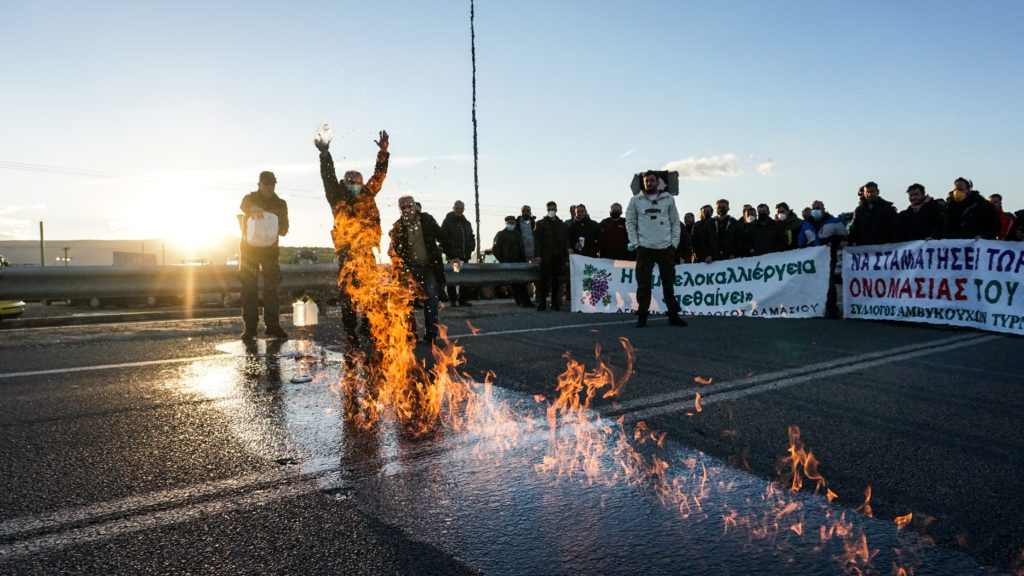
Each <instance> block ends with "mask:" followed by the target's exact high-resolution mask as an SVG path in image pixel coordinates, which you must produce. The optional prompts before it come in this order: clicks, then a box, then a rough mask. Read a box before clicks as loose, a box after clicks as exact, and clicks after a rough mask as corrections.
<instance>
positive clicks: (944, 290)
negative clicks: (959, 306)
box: [935, 278, 953, 300]
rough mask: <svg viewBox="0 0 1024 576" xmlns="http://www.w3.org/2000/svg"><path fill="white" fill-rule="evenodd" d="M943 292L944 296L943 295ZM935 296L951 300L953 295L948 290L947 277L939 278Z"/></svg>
mask: <svg viewBox="0 0 1024 576" xmlns="http://www.w3.org/2000/svg"><path fill="white" fill-rule="evenodd" d="M943 294H945V296H943ZM935 297H936V298H939V299H944V300H952V299H953V295H952V294H950V292H949V279H947V278H943V279H941V280H939V292H938V294H936V295H935Z"/></svg>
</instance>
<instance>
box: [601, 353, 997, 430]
mask: <svg viewBox="0 0 1024 576" xmlns="http://www.w3.org/2000/svg"><path fill="white" fill-rule="evenodd" d="M978 338H982V336H980V335H978V334H960V335H957V336H952V337H950V338H942V339H940V340H931V341H928V342H919V343H917V344H908V345H906V346H900V347H898V348H890V349H888V350H882V351H879V352H868V353H865V354H858V355H856V356H845V357H842V358H837V359H833V360H828V361H825V362H818V363H815V364H806V365H803V366H795V367H793V368H787V369H785V370H778V371H775V372H766V373H764V374H758V375H757V376H751V377H750V378H743V379H741V380H732V381H725V382H717V383H713V384H711V385H710V386H692V385H689V386H687V387H686V388H684V389H681V390H675V391H672V392H665V393H663V394H656V395H654V396H643V397H640V398H634V399H632V400H626V401H623V402H619V403H618V404H617V405H616V407H615V408H616V411H618V412H625V411H629V410H632V409H634V408H637V407H643V406H650V405H652V404H664V403H666V402H671V401H674V400H679V399H680V398H689V399H690V400H692V399H693V393H694V392H700V393H701V396H702V397H703V396H704V391H705V390H707V391H708V393H709V394H711V393H717V392H724V391H726V390H732V389H734V388H737V387H743V386H748V385H751V384H758V383H760V382H768V381H772V380H778V379H780V378H786V377H788V376H796V375H798V374H804V373H814V372H817V371H819V370H827V369H832V368H837V367H839V366H841V365H846V364H853V363H857V362H864V361H867V360H873V359H875V358H883V357H887V356H891V355H893V354H900V353H903V352H912V351H915V350H921V349H924V348H935V347H942V346H949V345H951V344H956V343H958V342H964V341H967V340H974V339H978ZM687 384H689V382H687Z"/></svg>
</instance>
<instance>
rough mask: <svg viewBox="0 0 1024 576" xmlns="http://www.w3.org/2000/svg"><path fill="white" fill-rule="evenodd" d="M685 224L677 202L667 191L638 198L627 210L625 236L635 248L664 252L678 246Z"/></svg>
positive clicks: (635, 198) (632, 200)
mask: <svg viewBox="0 0 1024 576" xmlns="http://www.w3.org/2000/svg"><path fill="white" fill-rule="evenodd" d="M681 228H682V224H681V223H680V221H679V212H678V211H677V210H676V201H675V199H674V198H673V197H672V195H671V194H669V193H668V192H665V191H661V192H658V193H657V194H656V195H654V196H649V195H647V194H637V195H636V196H633V198H631V199H630V201H629V207H628V208H626V235H627V236H628V237H629V241H630V242H632V243H633V244H634V245H635V246H638V247H643V248H651V249H654V250H661V249H664V248H668V247H672V248H675V247H676V246H678V245H679V234H680V233H681Z"/></svg>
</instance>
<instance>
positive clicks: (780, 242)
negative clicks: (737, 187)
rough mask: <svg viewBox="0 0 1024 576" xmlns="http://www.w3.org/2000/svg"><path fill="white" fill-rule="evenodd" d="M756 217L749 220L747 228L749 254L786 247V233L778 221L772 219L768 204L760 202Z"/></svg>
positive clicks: (759, 254)
mask: <svg viewBox="0 0 1024 576" xmlns="http://www.w3.org/2000/svg"><path fill="white" fill-rule="evenodd" d="M755 214H756V217H755V218H754V219H753V221H749V220H748V223H747V226H746V228H745V230H746V240H747V242H746V249H747V255H749V256H761V255H762V254H770V253H772V252H780V251H782V250H785V249H786V233H785V232H784V231H783V230H782V226H780V225H779V223H778V222H776V221H775V220H772V217H771V213H770V212H769V210H768V205H767V204H758V205H757V211H756V213H755Z"/></svg>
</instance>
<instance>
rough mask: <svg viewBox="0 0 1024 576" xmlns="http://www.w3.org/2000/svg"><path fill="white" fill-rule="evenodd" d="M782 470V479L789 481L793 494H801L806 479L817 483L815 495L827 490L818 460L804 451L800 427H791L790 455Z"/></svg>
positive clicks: (783, 462)
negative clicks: (823, 489) (824, 489)
mask: <svg viewBox="0 0 1024 576" xmlns="http://www.w3.org/2000/svg"><path fill="white" fill-rule="evenodd" d="M780 468H781V470H780V472H781V473H782V477H783V478H784V479H787V483H788V484H789V489H790V490H792V491H793V492H799V491H800V489H801V488H803V485H804V480H805V479H806V480H809V481H812V482H814V483H815V485H814V493H815V494H817V493H818V491H819V490H821V489H822V488H825V484H826V483H825V478H824V476H822V475H821V473H819V472H818V460H817V459H816V458H815V457H814V453H812V452H811V451H810V450H805V449H804V444H803V442H802V441H801V440H800V427H799V426H792V425H791V426H790V427H789V455H788V456H786V457H784V458H783V459H782V462H781V466H780ZM829 499H830V500H831V499H832V498H831V497H830V498H829Z"/></svg>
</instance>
